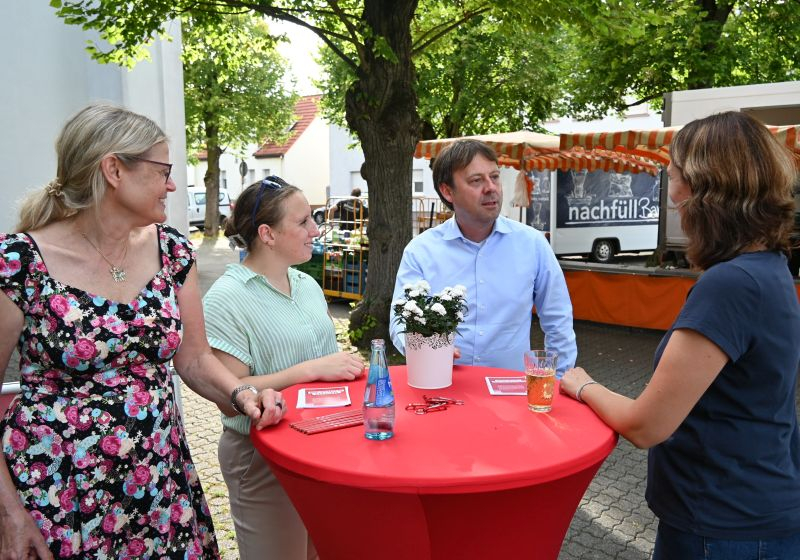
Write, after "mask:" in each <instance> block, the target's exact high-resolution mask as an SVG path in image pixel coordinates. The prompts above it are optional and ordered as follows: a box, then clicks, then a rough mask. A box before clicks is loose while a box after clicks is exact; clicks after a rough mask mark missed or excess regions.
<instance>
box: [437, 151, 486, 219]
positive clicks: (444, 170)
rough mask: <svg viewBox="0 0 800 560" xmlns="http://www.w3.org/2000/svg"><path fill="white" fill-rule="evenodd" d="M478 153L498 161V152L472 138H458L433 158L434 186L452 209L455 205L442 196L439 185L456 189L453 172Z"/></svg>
mask: <svg viewBox="0 0 800 560" xmlns="http://www.w3.org/2000/svg"><path fill="white" fill-rule="evenodd" d="M477 155H482V156H483V157H485V158H486V159H488V160H490V161H493V162H495V163H497V154H496V153H495V152H494V150H493V149H492V148H491V147H489V145H488V144H486V143H485V142H481V141H480V140H474V139H471V138H465V139H462V140H456V141H455V142H453V143H452V144H450V145H449V146H447V147H446V148H445V149H444V150H442V153H441V154H439V156H438V157H437V158H436V159H435V160H433V166H432V167H433V188H434V189H436V194H438V195H439V198H440V199H442V202H443V203H444V205H445V206H447V207H448V208H449V209H450V210H452V209H453V205H452V204H450V202H449V201H448V200H446V199H445V198H444V197H443V196H442V191H441V190H439V185H441V184H442V183H444V184H445V185H447V186H448V187H450V188H451V189H455V185H454V184H453V173H455V172H456V171H458V170H460V169H464V168H465V167H466V166H468V165H469V164H470V162H472V160H473V159H475V156H477Z"/></svg>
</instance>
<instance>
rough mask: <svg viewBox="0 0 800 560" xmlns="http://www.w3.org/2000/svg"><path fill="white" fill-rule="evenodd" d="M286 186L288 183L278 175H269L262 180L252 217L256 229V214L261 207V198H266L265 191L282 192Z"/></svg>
mask: <svg viewBox="0 0 800 560" xmlns="http://www.w3.org/2000/svg"><path fill="white" fill-rule="evenodd" d="M285 185H286V181H284V180H283V179H281V178H280V177H278V176H277V175H269V176H268V177H264V178H263V179H261V186H260V187H258V194H257V195H256V203H255V204H254V205H253V215H252V216H251V217H250V221H251V222H252V223H253V227H256V214H258V208H259V206H261V197H263V196H264V191H267V190H270V191H278V190H281V189H282V188H283V187H284V186H285Z"/></svg>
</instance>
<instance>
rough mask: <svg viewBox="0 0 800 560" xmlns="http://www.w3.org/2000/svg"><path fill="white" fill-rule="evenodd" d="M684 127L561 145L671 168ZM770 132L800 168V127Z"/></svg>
mask: <svg viewBox="0 0 800 560" xmlns="http://www.w3.org/2000/svg"><path fill="white" fill-rule="evenodd" d="M680 128H681V127H678V126H675V127H668V128H658V129H654V130H624V131H619V132H584V133H579V134H562V135H561V136H560V139H561V141H560V144H559V145H560V147H561V150H562V151H563V150H572V149H575V148H576V147H580V148H584V149H586V150H595V149H605V150H611V151H614V152H619V153H623V154H628V155H633V156H638V157H640V158H645V159H647V160H650V161H653V162H657V163H660V164H662V165H667V164H668V163H669V145H670V143H671V142H672V138H673V136H674V135H675V133H676V132H677V131H678V130H680ZM767 129H769V131H770V132H772V133H773V134H774V135H775V137H776V138H777V139H778V141H779V142H780V143H781V144H783V145H784V146H786V147H787V148H789V150H790V151H791V152H792V153H793V154H794V156H795V158H796V159H797V162H798V164H799V165H800V125H788V126H767Z"/></svg>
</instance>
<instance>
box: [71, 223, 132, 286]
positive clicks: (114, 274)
mask: <svg viewBox="0 0 800 560" xmlns="http://www.w3.org/2000/svg"><path fill="white" fill-rule="evenodd" d="M81 236H83V238H84V239H85V240H86V242H87V243H88V244H89V245H91V246H92V249H94V250H95V251H97V254H98V255H100V256H101V257H103V260H104V261H106V262H107V263H108V266H110V267H111V268H109V269H108V272H109V273H110V274H111V278H113V280H114V282H124V281H125V270H123V268H122V265H123V264H125V257H126V256H128V242H127V241H126V242H125V252H123V253H122V261H120V266H117V265H115V264H114V263H112V262H111V261H110V260H108V257H106V256H105V255H104V254H103V252H102V251H101V250H100V249H98V248H97V246H96V245H95V244H94V243H92V242H91V241H90V240H89V238H88V237H86V234H85V233H83V232H81Z"/></svg>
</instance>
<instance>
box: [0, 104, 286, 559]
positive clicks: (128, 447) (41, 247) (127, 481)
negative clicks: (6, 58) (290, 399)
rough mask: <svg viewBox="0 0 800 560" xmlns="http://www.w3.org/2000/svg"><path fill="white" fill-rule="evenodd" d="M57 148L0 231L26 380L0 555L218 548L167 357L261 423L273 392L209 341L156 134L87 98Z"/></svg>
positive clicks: (5, 345) (9, 318)
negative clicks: (10, 229) (174, 221)
mask: <svg viewBox="0 0 800 560" xmlns="http://www.w3.org/2000/svg"><path fill="white" fill-rule="evenodd" d="M56 149H57V153H58V171H57V178H56V179H55V180H54V181H52V182H51V183H50V184H49V185H48V186H47V187H46V188H45V189H42V190H41V191H40V192H36V193H34V194H33V195H32V196H31V198H29V199H28V200H27V201H26V202H25V203H24V205H23V207H22V211H21V219H20V224H19V225H18V228H17V231H18V232H19V233H15V234H9V235H0V366H2V368H3V371H5V368H6V367H7V365H8V362H9V359H10V356H11V353H12V351H13V349H14V346H16V348H17V350H18V351H19V354H20V377H21V380H20V387H21V394H20V395H19V396H18V398H17V399H16V400H15V402H13V403H12V405H11V407H10V408H9V410H8V411H7V413H6V415H5V417H4V419H3V422H2V426H0V429H1V430H2V443H3V456H2V457H0V559H17V558H42V559H50V558H115V559H123V558H153V559H155V558H159V559H161V558H170V559H172V558H176V559H177V558H181V559H193V558H196V559H213V558H219V552H218V550H217V544H216V539H215V537H214V532H213V525H212V522H211V517H210V515H209V512H208V507H207V506H206V501H205V498H204V497H203V491H202V488H201V487H200V482H199V480H198V478H197V473H196V472H195V469H194V466H193V464H192V460H191V456H190V455H189V449H188V447H187V444H186V440H185V436H184V431H183V425H182V423H181V420H180V417H179V414H178V410H177V406H176V401H175V396H174V393H173V388H172V384H171V382H170V375H169V372H168V364H169V361H170V360H173V363H174V365H175V367H176V369H177V371H178V373H179V374H180V375H181V377H182V378H183V379H184V380H185V381H186V382H187V383H188V384H189V386H190V387H191V388H192V389H193V390H195V391H197V392H198V393H200V394H201V395H202V396H204V397H206V398H208V399H210V400H213V401H214V402H216V403H217V404H218V405H221V406H222V407H223V408H227V409H229V411H230V413H231V414H233V413H234V410H235V411H237V412H240V413H242V414H246V416H248V417H249V418H250V419H251V420H252V421H253V422H255V423H256V426H257V427H264V426H267V425H269V424H273V423H276V422H278V421H279V420H280V419H281V417H282V416H283V403H282V401H281V400H280V398H281V397H280V393H277V392H275V391H272V390H265V391H260V392H259V391H256V390H255V389H254V388H251V387H248V386H243V385H242V384H241V382H240V381H239V380H238V379H237V378H236V377H235V376H234V375H233V374H232V373H230V371H228V370H227V369H226V368H225V367H224V366H223V365H222V364H221V363H220V362H219V361H218V360H217V359H216V358H215V357H214V356H213V354H212V352H211V349H210V347H209V346H208V343H207V341H206V337H205V329H204V326H203V317H202V307H201V303H200V291H199V287H198V280H197V272H196V267H194V266H193V264H194V252H193V250H192V247H191V245H190V244H189V242H188V241H187V239H186V238H185V237H183V236H182V235H181V234H179V233H178V232H177V231H176V230H174V229H172V228H171V227H169V226H166V225H163V224H162V222H163V221H164V220H165V219H166V213H165V206H166V205H165V203H166V197H167V195H168V193H170V192H172V191H174V190H175V183H174V182H172V180H171V179H170V171H171V167H172V164H170V163H169V148H168V146H167V144H166V137H165V135H164V133H163V132H162V131H161V129H160V128H159V127H158V126H157V125H156V124H155V123H154V122H152V121H151V120H150V119H147V118H146V117H143V116H141V115H137V114H135V113H131V112H129V111H126V110H124V109H121V108H116V107H111V106H107V105H92V106H89V107H87V108H86V109H84V110H82V111H80V112H79V113H78V114H77V115H75V116H74V117H73V118H72V119H71V120H70V121H69V122H68V123H67V124H66V125H65V127H64V129H63V131H62V133H61V135H60V137H59V139H58V142H57V145H56ZM1 380H2V379H1V378H0V381H1Z"/></svg>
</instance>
